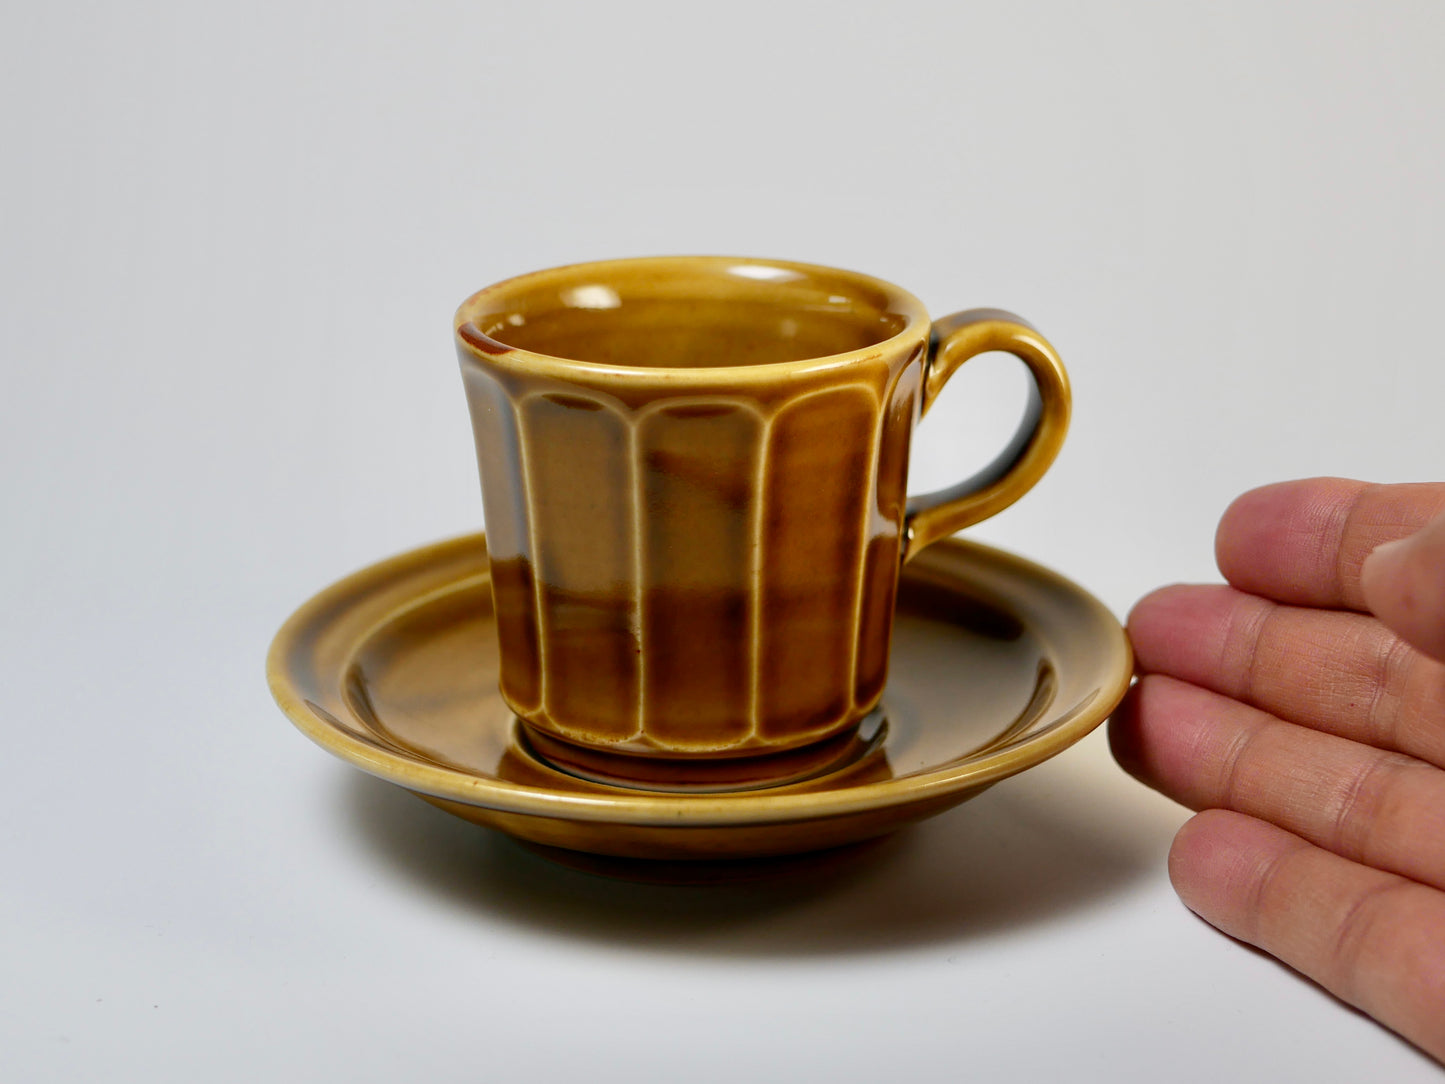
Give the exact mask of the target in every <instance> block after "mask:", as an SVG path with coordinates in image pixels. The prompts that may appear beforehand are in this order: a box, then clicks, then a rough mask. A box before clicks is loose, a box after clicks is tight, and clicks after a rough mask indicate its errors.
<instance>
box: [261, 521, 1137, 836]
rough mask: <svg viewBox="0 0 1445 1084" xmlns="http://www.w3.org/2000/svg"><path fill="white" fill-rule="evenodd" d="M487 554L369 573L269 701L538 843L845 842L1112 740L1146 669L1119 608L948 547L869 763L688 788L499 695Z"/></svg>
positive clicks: (919, 586) (983, 550)
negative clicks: (612, 766) (557, 738)
mask: <svg viewBox="0 0 1445 1084" xmlns="http://www.w3.org/2000/svg"><path fill="white" fill-rule="evenodd" d="M497 667H498V657H497V630H496V625H495V622H494V620H493V616H492V598H491V589H490V581H489V578H488V572H487V552H486V543H485V541H484V540H483V538H482V536H481V535H471V536H468V537H465V538H458V539H454V540H451V541H447V542H441V543H438V544H435V545H431V546H427V547H424V548H422V549H418V550H413V551H411V552H409V553H404V554H401V555H400V556H397V557H393V558H391V559H390V560H386V561H383V562H381V563H380V564H376V565H373V566H371V567H370V568H366V569H363V570H362V571H360V572H357V573H355V574H353V575H351V576H348V577H347V578H346V579H344V580H342V581H340V582H339V583H336V584H334V585H333V586H331V587H329V588H327V589H326V590H325V591H323V592H321V594H319V595H317V596H316V597H315V598H313V599H311V600H310V601H309V602H307V603H306V604H305V605H303V606H302V607H301V608H300V609H299V610H297V611H296V613H295V614H293V615H292V616H291V618H290V619H289V620H288V621H287V622H286V624H285V625H284V626H283V627H282V629H281V631H280V632H279V633H278V634H277V636H276V639H275V641H274V642H273V643H272V645H271V650H270V654H269V656H268V659H267V676H268V678H269V680H270V684H271V691H272V694H273V695H274V696H275V697H276V701H277V702H278V703H279V704H280V705H281V708H282V710H283V711H285V713H286V714H287V715H288V716H289V717H290V718H291V721H292V722H293V723H295V724H296V726H297V727H298V728H299V729H300V730H301V731H302V732H303V733H305V734H306V735H307V737H309V738H311V739H312V740H313V741H315V742H316V743H317V744H319V745H321V746H322V747H324V748H325V749H327V750H329V751H331V752H332V753H334V754H336V755H337V756H339V757H341V758H342V759H343V760H346V761H348V762H350V763H351V764H354V765H356V766H357V767H359V768H361V769H362V770H364V771H367V772H370V773H371V774H373V775H376V776H379V777H381V778H382V779H386V780H388V781H390V782H392V783H396V784H397V785H398V786H401V787H405V788H406V789H407V790H410V791H413V792H414V793H416V794H417V795H419V796H420V797H422V798H424V799H426V800H427V801H428V802H431V803H432V804H434V805H437V806H439V807H441V808H442V809H445V810H446V811H447V812H449V813H454V814H456V815H457V816H459V817H463V818H465V819H466V820H469V821H472V822H474V823H476V824H481V825H486V826H487V827H491V828H496V829H499V830H501V831H503V832H506V833H508V834H510V835H512V836H514V837H517V838H518V839H520V840H523V841H524V842H527V843H530V844H533V845H541V847H543V848H549V849H554V850H555V849H558V848H560V849H562V850H565V851H574V852H587V853H589V854H593V855H610V856H620V857H623V858H635V859H654V860H670V861H679V860H698V859H714V860H718V859H755V858H762V857H768V856H775V855H788V854H798V853H802V852H807V851H816V850H821V849H824V848H831V847H841V846H844V845H847V844H852V843H857V842H860V841H863V840H866V839H871V838H873V837H876V836H881V835H883V834H885V833H888V832H891V831H893V830H894V829H896V828H901V827H902V826H904V825H906V824H909V823H911V822H914V821H918V820H921V819H923V818H924V817H929V816H932V815H933V814H935V813H940V812H942V811H943V810H945V809H948V808H950V807H952V806H955V805H957V804H958V803H960V802H963V801H965V800H967V799H969V798H971V797H973V796H974V795H976V794H979V793H981V792H982V791H983V790H985V789H986V788H987V787H989V786H991V785H993V784H994V783H997V782H998V781H999V780H1001V779H1004V778H1006V777H1008V776H1010V775H1014V774H1016V773H1018V772H1021V771H1023V770H1025V769H1026V768H1030V767H1032V766H1033V765H1035V764H1038V763H1040V762H1042V761H1044V760H1047V759H1048V758H1049V757H1051V756H1053V755H1054V754H1056V753H1059V752H1061V751H1062V750H1064V749H1066V748H1067V747H1068V746H1070V745H1072V744H1073V743H1074V742H1076V741H1078V740H1079V739H1080V738H1082V737H1083V736H1084V735H1085V734H1087V733H1089V731H1091V730H1093V729H1094V727H1096V726H1098V724H1099V723H1100V722H1102V721H1103V720H1104V719H1105V718H1106V717H1107V716H1108V715H1109V713H1110V712H1111V711H1113V709H1114V707H1115V706H1116V705H1117V704H1118V702H1119V700H1120V699H1121V698H1122V697H1123V695H1124V691H1125V689H1126V688H1127V687H1128V685H1129V680H1130V676H1131V673H1132V669H1133V657H1132V653H1131V651H1130V648H1129V643H1128V640H1127V639H1126V638H1125V635H1124V631H1123V629H1122V628H1120V626H1119V622H1118V621H1117V620H1116V619H1115V618H1114V616H1113V615H1112V614H1111V613H1110V612H1109V611H1108V610H1107V609H1105V607H1104V606H1103V604H1102V603H1100V602H1099V601H1098V600H1096V599H1095V598H1093V596H1091V595H1089V594H1088V593H1087V592H1085V591H1084V590H1082V589H1081V588H1079V587H1078V586H1076V585H1075V584H1073V583H1071V582H1069V581H1068V580H1066V579H1064V578H1063V577H1061V576H1059V575H1057V574H1056V573H1054V572H1051V571H1049V570H1048V569H1045V568H1042V567H1040V566H1039V565H1035V564H1032V563H1031V562H1028V561H1025V560H1023V559H1022V558H1020V557H1016V556H1014V555H1012V554H1008V553H1005V552H1003V551H1000V550H996V549H992V548H989V547H987V546H982V545H979V544H977V543H973V542H966V541H962V540H958V539H951V540H947V541H944V542H939V543H936V544H934V545H932V546H930V547H929V548H928V549H927V550H925V551H923V553H921V554H920V555H919V556H918V558H917V559H916V560H914V561H912V562H910V563H909V564H908V565H907V567H906V568H905V569H904V571H903V577H902V584H901V587H900V590H899V600H898V615H897V619H896V622H895V628H894V637H893V654H892V663H891V666H890V669H889V678H888V685H887V688H886V690H885V692H884V694H883V703H882V707H881V709H880V711H879V712H877V713H875V715H873V716H871V717H870V718H869V719H867V720H865V722H864V724H863V726H862V728H860V732H859V736H858V739H857V741H856V742H855V743H854V745H855V748H856V754H855V755H850V756H848V757H846V758H844V760H842V761H841V762H835V763H833V764H831V765H830V767H829V769H827V770H825V771H823V772H822V773H821V774H815V775H810V776H807V777H805V778H802V779H797V778H794V779H790V780H789V781H787V782H784V783H781V784H779V785H775V786H770V787H766V788H762V789H758V788H754V789H748V790H735V791H734V790H716V789H709V790H704V791H701V792H697V793H678V792H676V791H672V790H655V789H646V788H645V787H644V786H640V785H620V784H618V783H616V782H609V781H608V780H606V779H605V778H599V777H596V776H589V775H588V774H587V773H586V772H576V771H569V770H567V768H566V767H565V766H564V764H565V762H556V761H553V760H549V759H548V758H547V756H546V755H545V754H544V753H543V752H540V751H538V750H537V749H536V748H534V747H533V745H532V743H531V742H530V741H529V740H528V738H527V736H526V734H525V733H524V732H523V730H522V727H521V725H520V723H519V721H518V720H517V719H516V717H515V716H514V715H513V714H512V713H511V712H510V711H509V710H508V708H507V706H506V704H505V703H503V701H502V699H501V696H500V694H499V693H498V692H497V674H498V670H497Z"/></svg>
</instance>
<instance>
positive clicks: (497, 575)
mask: <svg viewBox="0 0 1445 1084" xmlns="http://www.w3.org/2000/svg"><path fill="white" fill-rule="evenodd" d="M462 378H463V381H464V383H465V387H466V391H467V404H468V406H469V408H470V410H471V415H472V433H473V435H474V436H475V438H476V446H477V466H478V468H479V470H480V472H481V476H482V481H483V485H482V507H483V512H484V514H485V516H486V521H487V552H488V555H489V557H490V562H491V571H492V603H493V608H494V609H495V611H496V615H497V636H498V638H499V643H500V654H501V659H502V679H501V686H502V695H503V696H504V697H505V698H506V700H507V702H508V703H509V704H511V705H512V706H513V708H514V709H515V710H517V711H522V712H526V711H536V710H537V709H538V708H540V707H541V706H542V670H541V654H540V645H539V643H538V636H537V606H538V600H537V585H536V578H535V577H534V576H533V574H532V560H533V553H532V546H531V539H532V530H531V517H530V515H529V514H528V511H527V499H526V496H527V484H526V479H525V478H524V477H523V473H522V446H521V442H520V440H519V439H518V436H517V417H516V411H515V408H514V407H513V404H512V400H511V399H510V398H509V397H508V396H507V394H506V392H505V391H504V390H503V389H502V386H501V385H500V384H498V383H497V382H496V381H495V380H493V379H492V378H491V377H489V376H488V375H487V374H486V373H484V372H483V371H481V370H480V369H477V368H475V367H472V368H465V367H464V368H463V371H462Z"/></svg>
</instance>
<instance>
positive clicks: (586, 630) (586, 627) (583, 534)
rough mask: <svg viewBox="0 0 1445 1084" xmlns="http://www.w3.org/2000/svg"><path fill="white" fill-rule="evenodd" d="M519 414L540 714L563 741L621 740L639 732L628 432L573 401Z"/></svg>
mask: <svg viewBox="0 0 1445 1084" xmlns="http://www.w3.org/2000/svg"><path fill="white" fill-rule="evenodd" d="M520 413H521V426H520V430H521V442H522V462H523V470H524V477H525V483H524V484H525V489H526V493H527V501H528V504H529V506H530V509H531V520H530V522H531V530H532V549H533V552H534V553H535V555H536V558H535V559H536V576H537V583H538V591H539V597H540V599H541V606H540V612H541V621H540V626H541V627H540V632H541V648H542V670H543V674H544V682H543V689H542V696H543V707H544V709H545V711H546V712H547V714H548V716H549V717H550V718H551V719H552V720H553V722H554V723H555V725H556V726H557V727H558V728H559V730H560V731H561V732H562V733H563V735H564V736H565V735H567V733H568V732H569V731H571V732H574V733H576V734H577V735H579V736H581V737H583V739H584V740H591V741H622V740H625V739H628V738H631V737H634V736H635V735H636V734H637V731H638V705H639V687H638V686H639V679H640V665H639V654H640V652H641V650H642V644H641V634H640V629H639V626H638V614H637V592H636V583H637V565H638V554H637V539H636V537H635V522H636V515H635V512H634V504H633V493H634V489H635V485H634V478H633V475H634V471H635V469H636V464H635V461H634V458H633V455H632V431H631V426H630V424H629V420H628V419H627V418H626V417H625V416H624V415H623V414H622V413H621V412H620V411H619V410H617V409H616V408H615V407H614V406H612V405H611V404H609V403H606V402H604V401H603V400H602V399H601V398H598V397H593V396H584V395H578V394H575V393H571V392H568V393H565V394H564V393H560V392H549V393H545V394H541V395H533V396H530V397H528V398H526V399H524V400H523V403H522V406H521V411H520Z"/></svg>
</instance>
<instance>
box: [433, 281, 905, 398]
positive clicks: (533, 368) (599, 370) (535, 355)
mask: <svg viewBox="0 0 1445 1084" xmlns="http://www.w3.org/2000/svg"><path fill="white" fill-rule="evenodd" d="M649 263H651V264H656V265H658V266H659V267H661V266H663V265H666V264H683V265H693V266H699V265H701V266H709V265H710V266H715V267H718V268H720V269H722V268H735V267H739V266H743V267H756V268H763V269H768V270H776V271H783V272H791V273H794V274H801V275H819V274H826V275H830V276H833V277H840V278H843V279H846V280H848V281H849V282H850V283H851V284H853V285H856V286H858V287H860V288H864V289H868V290H872V291H874V292H876V293H878V294H880V295H881V296H882V297H883V298H884V299H885V301H886V306H885V310H884V311H887V312H893V313H896V314H898V315H900V316H903V317H905V321H906V322H905V323H904V325H903V327H902V328H900V329H899V330H898V331H896V332H894V333H893V334H892V335H890V336H888V337H887V338H886V339H880V340H878V341H877V342H875V343H870V344H868V345H867V346H861V347H859V348H857V349H856V350H849V351H846V352H844V353H840V354H825V355H821V356H818V357H812V358H796V359H791V360H787V361H771V362H762V363H759V364H754V365H728V366H691V367H682V366H656V365H646V366H644V365H618V364H614V363H608V362H597V361H585V360H582V359H580V358H566V357H561V356H558V355H553V354H544V353H541V352H539V351H536V350H528V349H526V348H525V347H520V346H512V345H510V344H508V343H504V342H501V341H500V340H498V339H494V338H492V337H491V336H490V335H487V334H486V333H484V332H483V331H482V330H481V329H480V328H478V327H477V325H476V324H475V322H474V320H475V317H476V316H477V314H478V313H479V312H480V311H481V310H483V309H484V308H485V307H486V306H487V305H488V303H490V302H492V301H494V300H495V299H496V298H497V297H498V296H499V295H504V294H506V293H508V292H511V291H514V290H516V289H518V288H519V287H524V286H525V287H528V288H531V287H535V286H538V285H545V284H546V282H547V280H548V279H552V280H555V281H556V283H557V285H558V286H559V287H562V286H565V285H567V284H569V283H574V282H575V281H576V280H577V279H581V278H590V279H596V278H605V277H606V274H607V272H608V271H609V270H614V271H615V270H619V269H623V268H627V267H638V266H640V265H643V264H649ZM930 324H931V318H930V317H929V315H928V310H927V309H926V308H924V305H923V302H921V301H920V300H918V298H917V297H915V296H914V295H913V294H911V293H909V292H908V291H907V290H904V289H903V288H902V287H900V286H895V285H894V284H893V283H891V282H888V281H886V280H884V279H880V278H875V277H874V276H872V275H866V274H863V273H862V272H860V271H849V270H846V269H843V268H837V267H830V266H828V265H826V264H814V263H804V262H800V261H797V260H779V259H772V258H767V257H756V256H701V255H699V256H629V257H623V258H621V259H613V260H589V261H584V262H579V263H570V264H562V265H560V266H557V267H550V268H546V269H544V270H541V271H532V272H528V273H527V274H523V275H515V276H513V277H511V278H507V279H503V280H501V281H500V282H496V283H493V284H492V285H490V286H486V287H484V288H482V289H481V290H478V291H477V292H476V293H474V294H472V295H471V296H470V297H468V298H467V299H466V300H465V301H463V302H462V303H461V305H460V306H458V308H457V311H456V315H455V316H454V317H453V320H452V330H453V332H454V334H455V337H456V341H457V345H458V346H459V347H460V348H461V349H462V351H464V353H463V359H464V360H469V361H471V362H472V363H474V364H478V363H482V362H483V361H485V363H486V364H487V365H489V366H502V367H505V368H514V369H517V370H524V371H525V372H527V373H529V374H532V375H540V376H545V375H548V374H549V372H550V373H551V374H552V375H555V376H558V377H560V378H563V379H565V378H566V377H567V376H568V375H569V374H573V375H575V374H578V373H587V374H592V375H598V376H604V375H605V376H607V377H609V378H612V379H617V380H623V381H637V382H645V383H649V384H655V383H656V382H657V381H659V380H666V381H668V382H670V383H671V382H677V381H686V382H701V381H707V382H713V381H716V380H717V379H718V377H719V375H720V374H726V376H727V379H728V380H729V381H737V382H746V381H748V380H755V379H773V378H776V376H777V375H778V374H779V373H783V372H790V373H795V374H801V373H811V372H820V371H826V370H829V369H836V368H842V367H844V366H847V365H850V364H853V363H855V362H858V361H862V360H865V359H870V358H876V357H878V356H879V355H880V354H882V353H883V352H885V351H887V350H888V349H889V348H890V347H896V346H898V345H900V344H907V343H911V342H914V341H921V340H922V339H924V338H926V337H927V334H928V328H929V326H930Z"/></svg>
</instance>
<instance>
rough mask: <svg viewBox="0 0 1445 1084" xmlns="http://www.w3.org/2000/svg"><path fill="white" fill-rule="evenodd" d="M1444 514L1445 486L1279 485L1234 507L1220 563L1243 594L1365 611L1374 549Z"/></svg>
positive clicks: (1323, 481) (1224, 529)
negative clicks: (1364, 584)
mask: <svg viewBox="0 0 1445 1084" xmlns="http://www.w3.org/2000/svg"><path fill="white" fill-rule="evenodd" d="M1442 512H1445V483H1439V482H1419V483H1406V484H1401V485H1371V484H1369V483H1367V482H1355V481H1350V480H1349V479H1346V478H1311V479H1306V480H1303V481H1298V482H1280V483H1277V484H1275V485H1269V486H1264V487H1262V488H1260V489H1254V490H1250V491H1249V492H1248V493H1246V494H1244V495H1243V496H1241V497H1239V498H1238V499H1236V500H1235V502H1234V503H1233V504H1231V505H1230V506H1229V508H1228V510H1227V511H1226V512H1225V513H1224V516H1223V518H1221V519H1220V521H1219V530H1218V532H1217V533H1216V535H1215V539H1214V553H1215V559H1216V560H1217V561H1218V563H1219V571H1220V572H1222V573H1224V578H1225V579H1227V580H1228V581H1229V582H1230V583H1231V584H1232V585H1233V586H1234V587H1236V588H1238V589H1239V590H1241V591H1248V592H1249V593H1250V594H1253V595H1262V596H1264V597H1265V598H1271V599H1275V600H1276V601H1279V602H1287V603H1291V604H1293V605H1296V606H1326V607H1331V608H1335V609H1350V610H1366V609H1368V607H1367V606H1366V605H1365V599H1364V595H1363V593H1362V592H1361V590H1360V567H1361V566H1362V565H1363V564H1364V563H1365V558H1366V557H1368V556H1369V554H1370V551H1371V550H1373V549H1374V548H1375V547H1376V546H1378V545H1379V544H1380V543H1382V542H1389V541H1392V540H1394V539H1396V538H1404V537H1405V536H1406V535H1410V534H1414V533H1415V532H1416V531H1418V530H1419V529H1420V528H1421V527H1423V526H1425V524H1426V523H1428V522H1429V521H1430V520H1431V519H1433V518H1435V516H1437V515H1439V514H1441V513H1442Z"/></svg>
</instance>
